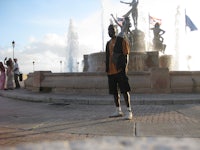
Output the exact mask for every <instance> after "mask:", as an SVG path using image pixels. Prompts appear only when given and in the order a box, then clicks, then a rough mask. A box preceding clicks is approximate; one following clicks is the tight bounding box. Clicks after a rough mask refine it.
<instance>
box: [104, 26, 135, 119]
mask: <svg viewBox="0 0 200 150" xmlns="http://www.w3.org/2000/svg"><path fill="white" fill-rule="evenodd" d="M108 34H109V36H110V37H111V39H110V40H109V41H108V42H107V45H106V72H107V76H108V85H109V93H110V94H112V95H113V96H114V102H115V106H116V112H115V113H114V114H113V115H111V116H110V117H122V116H123V112H122V109H121V105H120V92H121V93H122V94H123V96H124V100H125V103H126V106H127V113H126V115H125V119H128V120H131V119H132V116H133V115H132V111H131V104H130V94H129V91H130V86H129V82H128V77H127V75H126V73H127V68H128V54H129V52H130V47H129V44H128V42H127V41H126V40H125V39H124V38H122V37H119V36H116V34H117V27H116V26H114V25H110V26H109V27H108ZM119 90H120V92H119Z"/></svg>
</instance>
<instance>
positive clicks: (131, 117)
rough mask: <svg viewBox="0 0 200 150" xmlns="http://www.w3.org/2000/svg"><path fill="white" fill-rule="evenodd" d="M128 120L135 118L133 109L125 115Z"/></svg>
mask: <svg viewBox="0 0 200 150" xmlns="http://www.w3.org/2000/svg"><path fill="white" fill-rule="evenodd" d="M124 118H125V119H126V120H132V119H133V113H132V112H131V111H128V113H127V114H126V116H125V117H124Z"/></svg>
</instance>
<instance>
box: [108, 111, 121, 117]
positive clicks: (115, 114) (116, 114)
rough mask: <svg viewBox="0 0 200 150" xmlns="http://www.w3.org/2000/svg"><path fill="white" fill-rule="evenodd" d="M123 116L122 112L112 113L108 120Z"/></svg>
mask: <svg viewBox="0 0 200 150" xmlns="http://www.w3.org/2000/svg"><path fill="white" fill-rule="evenodd" d="M122 116H123V112H122V111H116V112H114V113H113V114H112V115H110V116H109V117H110V118H115V117H122Z"/></svg>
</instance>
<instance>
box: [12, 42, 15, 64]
mask: <svg viewBox="0 0 200 150" xmlns="http://www.w3.org/2000/svg"><path fill="white" fill-rule="evenodd" d="M12 47H13V60H14V57H15V55H14V48H15V41H12Z"/></svg>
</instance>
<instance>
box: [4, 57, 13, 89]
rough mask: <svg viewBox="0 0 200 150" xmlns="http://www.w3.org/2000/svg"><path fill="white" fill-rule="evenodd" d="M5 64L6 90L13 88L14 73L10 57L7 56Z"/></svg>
mask: <svg viewBox="0 0 200 150" xmlns="http://www.w3.org/2000/svg"><path fill="white" fill-rule="evenodd" d="M6 65H7V71H6V75H7V89H8V90H13V89H14V83H13V80H14V74H13V61H12V59H11V58H9V59H8V60H7V61H6Z"/></svg>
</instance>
